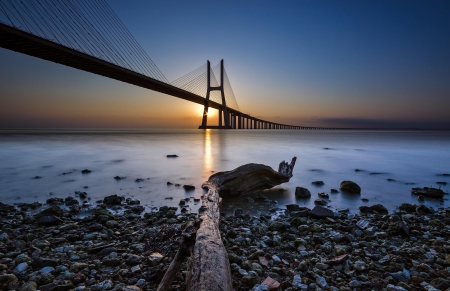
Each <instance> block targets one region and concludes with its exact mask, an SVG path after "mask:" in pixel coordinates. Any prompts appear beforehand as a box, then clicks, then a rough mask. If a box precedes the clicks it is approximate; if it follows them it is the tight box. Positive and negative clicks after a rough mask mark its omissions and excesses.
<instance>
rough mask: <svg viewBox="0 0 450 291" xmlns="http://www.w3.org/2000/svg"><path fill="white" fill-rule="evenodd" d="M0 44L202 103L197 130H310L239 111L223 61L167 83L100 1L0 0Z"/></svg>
mask: <svg viewBox="0 0 450 291" xmlns="http://www.w3.org/2000/svg"><path fill="white" fill-rule="evenodd" d="M0 47H3V48H5V49H9V50H12V51H16V52H20V53H23V54H27V55H30V56H34V57H37V58H41V59H44V60H48V61H52V62H55V63H59V64H63V65H66V66H69V67H73V68H77V69H80V70H83V71H86V72H90V73H94V74H98V75H102V76H105V77H108V78H112V79H116V80H119V81H122V82H126V83H129V84H133V85H136V86H140V87H143V88H147V89H150V90H154V91H157V92H161V93H164V94H167V95H171V96H174V97H178V98H181V99H184V100H188V101H191V102H195V103H198V104H201V105H204V114H203V119H202V124H201V125H200V126H199V128H202V129H206V128H218V129H244V128H246V129H310V128H307V127H301V126H292V125H287V124H280V123H275V122H270V121H267V120H262V119H260V118H256V117H254V116H251V115H250V114H248V113H244V112H243V111H242V110H241V109H240V108H239V106H238V103H237V101H236V98H235V95H234V93H233V89H232V86H231V83H230V80H229V78H228V75H227V73H226V70H225V67H224V62H223V60H222V61H221V62H220V63H219V64H217V65H216V66H213V67H211V65H210V63H209V61H208V62H207V63H206V64H205V65H203V66H201V67H199V68H197V69H195V70H193V71H192V72H190V73H188V74H186V75H184V76H183V77H181V78H179V79H177V80H175V81H173V82H169V81H168V80H167V79H166V77H165V76H164V74H163V73H162V72H161V71H160V70H159V69H158V67H157V66H156V65H155V63H154V62H153V61H152V60H151V58H150V57H149V56H148V55H147V54H146V52H145V51H144V50H143V49H142V47H141V46H140V45H139V43H138V42H137V41H136V39H135V38H134V37H133V36H132V35H131V33H130V32H129V31H128V29H127V28H126V27H125V25H124V24H123V23H122V21H121V20H120V19H119V18H118V17H117V15H116V14H115V13H114V11H113V10H112V9H111V7H110V6H109V5H108V4H107V3H106V1H105V0H94V1H90V0H77V1H71V0H39V1H35V0H1V1H0ZM209 108H214V109H217V110H218V112H219V114H218V125H216V126H211V125H208V124H207V121H208V119H207V113H208V109H209Z"/></svg>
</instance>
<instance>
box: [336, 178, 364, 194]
mask: <svg viewBox="0 0 450 291" xmlns="http://www.w3.org/2000/svg"><path fill="white" fill-rule="evenodd" d="M339 188H340V189H341V190H342V191H345V192H348V193H354V194H360V193H361V187H359V185H358V184H356V183H355V182H352V181H342V182H341V185H340V186H339Z"/></svg>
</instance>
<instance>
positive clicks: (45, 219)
mask: <svg viewBox="0 0 450 291" xmlns="http://www.w3.org/2000/svg"><path fill="white" fill-rule="evenodd" d="M61 222H62V220H61V219H60V218H59V217H56V216H54V215H49V216H41V217H40V218H39V220H38V224H39V225H44V226H53V225H58V224H60V223H61Z"/></svg>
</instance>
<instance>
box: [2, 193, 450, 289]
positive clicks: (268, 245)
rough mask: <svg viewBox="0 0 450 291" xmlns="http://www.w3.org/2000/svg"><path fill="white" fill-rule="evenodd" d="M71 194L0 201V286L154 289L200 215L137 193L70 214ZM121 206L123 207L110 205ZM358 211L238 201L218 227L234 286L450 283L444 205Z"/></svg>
mask: <svg viewBox="0 0 450 291" xmlns="http://www.w3.org/2000/svg"><path fill="white" fill-rule="evenodd" d="M250 197H252V196H250ZM252 199H255V200H257V199H260V200H262V199H266V198H265V197H264V196H263V195H260V194H259V195H256V196H253V198H252ZM73 201H74V198H66V199H65V200H63V199H60V200H58V199H54V200H53V201H52V203H51V204H52V205H46V206H49V207H48V208H45V206H39V204H37V203H33V204H29V207H37V209H39V212H37V213H36V214H34V215H27V214H26V213H25V212H24V211H21V210H20V209H17V207H15V206H9V205H6V204H3V203H2V204H0V215H1V221H0V225H1V229H2V230H1V233H0V285H1V286H0V289H2V290H41V291H49V290H77V291H81V290H93V291H95V290H115V291H119V290H128V291H131V290H132V291H138V290H156V288H157V286H158V283H159V281H160V280H161V279H162V276H163V275H164V273H165V270H166V269H167V268H168V266H169V264H170V263H171V261H172V258H173V257H174V255H175V253H176V252H177V250H178V244H179V239H180V235H181V232H182V229H183V227H184V226H185V225H186V223H187V222H188V221H189V220H193V219H195V218H196V217H197V214H196V213H189V212H184V213H183V212H181V213H179V214H178V213H177V212H178V211H177V210H179V208H178V207H167V206H163V207H160V208H159V210H158V211H156V212H148V213H144V214H143V215H142V216H141V213H142V212H143V211H144V207H143V206H141V205H139V201H137V200H133V199H125V198H122V197H120V196H114V195H112V196H108V197H105V199H103V202H105V203H103V204H99V205H97V207H96V208H95V209H93V210H90V211H89V212H88V213H84V214H83V216H84V217H77V216H74V214H73V211H72V213H71V212H70V209H68V210H65V209H63V208H61V207H60V206H62V205H63V203H64V204H66V205H67V204H69V205H70V204H71V203H73V204H72V205H76V203H75V202H73ZM22 208H23V209H22V210H24V209H25V206H23V207H22ZM44 208H45V209H44ZM119 208H120V209H122V210H123V212H122V213H116V214H113V213H112V212H111V211H110V210H113V211H117V210H118V209H119ZM364 211H366V212H364V213H359V214H351V213H350V214H348V213H347V212H333V211H331V210H329V209H327V208H323V207H320V206H316V207H315V208H314V209H312V210H311V209H308V208H306V207H301V206H299V205H297V204H291V205H287V209H286V211H285V213H284V214H280V215H279V216H278V217H274V216H273V215H272V214H271V213H269V212H267V213H263V214H260V215H250V214H248V212H247V211H245V210H242V209H240V208H236V209H234V212H233V213H231V214H230V213H228V214H225V213H222V215H221V220H220V231H221V236H222V240H223V242H224V245H225V247H226V249H227V252H228V256H229V260H230V264H231V270H232V278H233V288H234V289H235V290H269V289H268V287H267V288H266V287H265V286H267V285H270V287H271V288H272V289H270V290H353V289H354V288H356V289H357V290H366V289H367V290H431V291H432V290H447V288H450V280H448V277H450V208H449V207H447V208H439V209H437V210H434V209H432V208H429V207H426V206H424V205H418V206H417V205H412V204H407V203H404V204H402V205H400V206H399V211H394V212H391V213H389V212H387V210H385V209H383V208H382V207H380V206H375V207H372V208H371V207H367V208H364ZM185 270H186V262H185V263H183V265H182V268H181V272H179V274H177V277H176V279H175V281H174V282H173V284H172V289H171V290H184V288H185V285H184V279H185V278H184V275H185V272H184V271H185ZM263 283H264V284H265V285H264V284H263ZM261 284H263V285H261ZM427 284H431V285H427ZM433 286H434V287H433ZM445 286H447V287H445ZM444 287H445V289H442V288H444ZM433 288H437V289H433Z"/></svg>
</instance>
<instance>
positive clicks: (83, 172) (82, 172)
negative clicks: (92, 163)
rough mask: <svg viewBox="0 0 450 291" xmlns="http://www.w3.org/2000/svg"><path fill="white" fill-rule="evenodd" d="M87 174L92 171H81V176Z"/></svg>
mask: <svg viewBox="0 0 450 291" xmlns="http://www.w3.org/2000/svg"><path fill="white" fill-rule="evenodd" d="M89 173H92V171H91V170H89V169H84V170H81V174H89Z"/></svg>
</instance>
